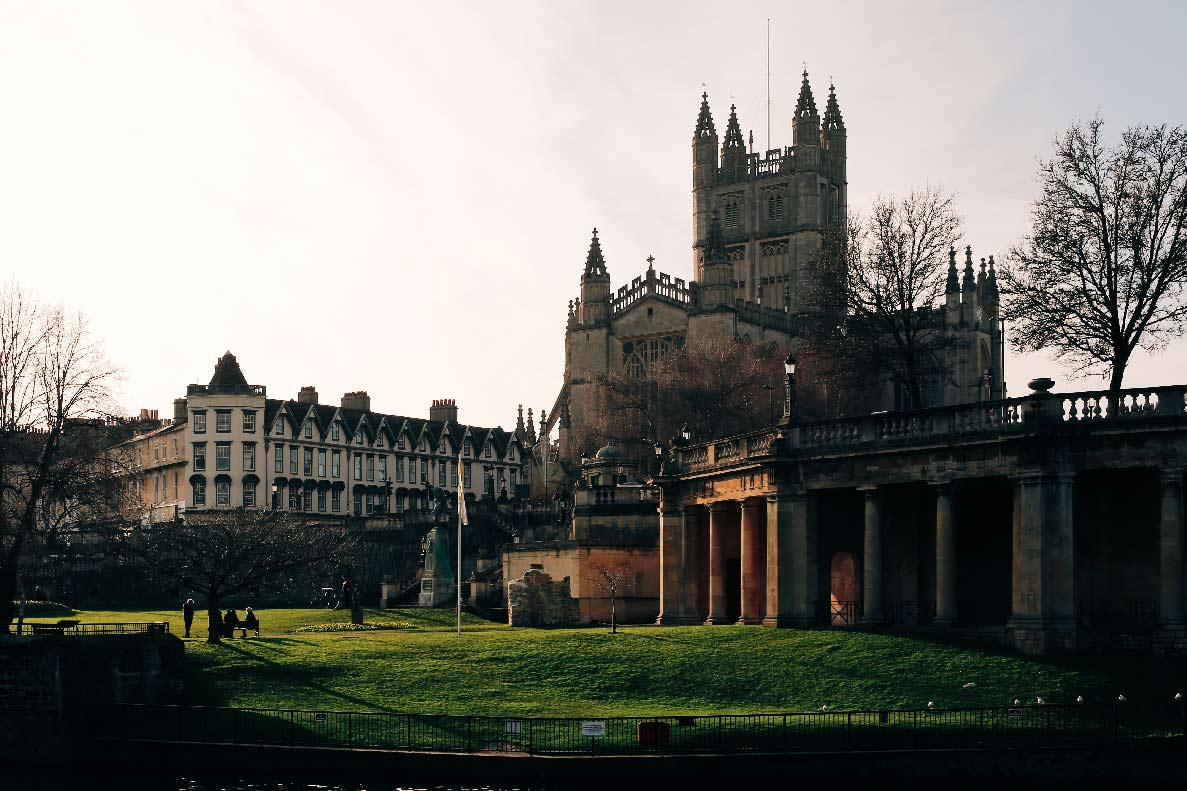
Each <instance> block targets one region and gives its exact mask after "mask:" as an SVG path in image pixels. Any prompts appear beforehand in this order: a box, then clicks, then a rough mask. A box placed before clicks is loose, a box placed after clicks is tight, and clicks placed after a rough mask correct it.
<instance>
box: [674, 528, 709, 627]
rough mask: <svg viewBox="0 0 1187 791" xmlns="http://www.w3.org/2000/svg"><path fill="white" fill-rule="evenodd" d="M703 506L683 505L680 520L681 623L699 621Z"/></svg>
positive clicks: (702, 581)
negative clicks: (699, 560)
mask: <svg viewBox="0 0 1187 791" xmlns="http://www.w3.org/2000/svg"><path fill="white" fill-rule="evenodd" d="M704 518H705V507H704V506H701V505H689V506H685V507H684V514H683V516H682V518H681V520H680V535H681V542H680V549H681V554H680V568H681V572H680V576H681V582H682V585H681V603H682V605H683V606H682V611H683V615H682V616H681V617H682V619H683V621H682V622H683V623H686V624H695V623H700V622H701V616H700V610H699V607H700V604H699V602H700V598H701V597H700V593H701V585H702V584H705V581H704V580H702V579H701V578H700V573H701V569H700V564H699V563H698V559H699V555H700V548H701V543H702V538H701V536H702V534H703V527H702V526H703V523H704V522H703V520H704Z"/></svg>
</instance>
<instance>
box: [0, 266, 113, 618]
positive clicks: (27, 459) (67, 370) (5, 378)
mask: <svg viewBox="0 0 1187 791" xmlns="http://www.w3.org/2000/svg"><path fill="white" fill-rule="evenodd" d="M117 377H118V372H117V370H116V369H115V368H114V367H112V366H111V365H110V364H109V363H108V362H107V360H106V359H105V357H104V354H103V350H102V346H101V344H100V343H99V342H98V341H96V340H95V339H93V338H92V337H91V335H90V332H89V330H88V328H87V322H86V319H85V318H84V317H83V316H81V315H79V314H69V313H67V312H66V310H65V309H64V308H62V307H60V306H51V305H45V304H42V303H41V302H40V301H38V300H37V298H36V297H34V296H33V295H31V294H29V293H28V292H26V291H24V290H23V289H22V288H21V287H20V286H18V285H17V284H15V283H13V282H9V283H6V284H5V285H4V286H3V287H0V633H4V634H6V633H8V632H9V631H10V625H11V623H12V617H13V605H12V601H13V594H14V593H15V591H16V589H17V587H18V584H19V574H20V569H21V567H22V564H24V563H27V562H29V561H30V560H31V559H35V558H36V557H38V556H39V553H43V552H44V551H45V550H46V548H47V547H49V546H52V545H53V544H54V542H55V541H57V540H58V539H59V537H60V536H61V534H62V532H63V531H64V530H65V529H67V528H68V527H70V526H74V525H77V524H78V523H79V522H80V520H82V519H83V518H84V517H85V518H88V519H101V518H104V516H105V515H106V514H108V513H112V512H114V511H115V510H116V509H117V507H118V503H117V495H118V492H119V487H118V485H117V482H116V476H115V475H114V474H113V473H114V471H113V470H111V469H110V468H109V466H108V464H107V462H106V460H105V458H104V453H103V451H104V449H105V448H106V447H107V445H108V443H109V439H110V436H109V435H110V434H111V433H112V432H113V431H116V430H118V424H117V423H116V422H114V421H113V415H112V409H111V401H112V399H111V391H110V388H111V386H112V385H113V384H114V383H115V381H116V379H117Z"/></svg>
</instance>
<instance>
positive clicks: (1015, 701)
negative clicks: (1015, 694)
mask: <svg viewBox="0 0 1187 791" xmlns="http://www.w3.org/2000/svg"><path fill="white" fill-rule="evenodd" d="M1014 705H1015V706H1021V705H1022V701H1021V700H1019V699H1018V698H1014Z"/></svg>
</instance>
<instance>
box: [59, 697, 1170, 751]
mask: <svg viewBox="0 0 1187 791" xmlns="http://www.w3.org/2000/svg"><path fill="white" fill-rule="evenodd" d="M91 714H92V716H95V717H97V718H99V721H97V722H94V723H83V722H80V723H79V725H80V726H81V727H82V729H83V730H82V732H84V733H94V734H100V736H99V737H98V738H100V739H102V740H116V741H134V742H197V743H206V744H240V745H261V746H287V747H318V748H340V749H355V748H366V749H381V750H401V751H434V752H456V753H490V752H496V753H527V754H534V755H581V754H593V755H631V754H639V753H665V754H691V753H748V752H753V753H789V752H835V751H852V752H861V751H873V750H913V749H936V748H950V749H988V748H994V749H997V748H1003V747H1058V746H1064V747H1078V746H1085V747H1094V746H1104V745H1111V744H1118V743H1139V742H1150V743H1156V742H1167V741H1168V740H1177V741H1179V742H1182V741H1183V734H1184V730H1185V724H1187V710H1185V708H1184V706H1183V704H1182V703H1181V702H1166V703H1115V704H1091V703H1086V704H1067V705H1028V706H1017V707H1001V708H966V709H940V708H926V709H911V710H882V711H872V710H871V711H820V712H812V713H788V714H739V715H725V714H722V715H708V716H676V717H604V718H597V719H593V718H590V719H584V720H583V719H562V718H540V717H536V718H514V717H454V716H444V715H425V714H391V713H372V712H342V711H306V710H296V709H235V708H211V707H186V706H144V705H116V706H111V707H108V708H97V709H94V710H93V711H92V712H91ZM100 723H101V725H102V727H98V726H99V725H100Z"/></svg>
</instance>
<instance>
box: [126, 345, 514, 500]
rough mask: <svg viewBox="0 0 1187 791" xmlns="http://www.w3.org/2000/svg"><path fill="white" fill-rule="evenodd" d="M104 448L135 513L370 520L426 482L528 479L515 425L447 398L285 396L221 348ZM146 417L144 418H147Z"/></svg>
mask: <svg viewBox="0 0 1187 791" xmlns="http://www.w3.org/2000/svg"><path fill="white" fill-rule="evenodd" d="M142 423H145V424H148V425H149V428H148V429H147V430H145V431H143V432H141V433H137V434H136V435H134V436H133V437H132V438H131V439H129V440H127V441H126V442H124V443H123V444H121V445H119V446H118V447H116V448H115V450H114V454H115V458H116V459H117V460H118V461H119V463H120V464H121V466H122V468H123V469H124V470H125V472H126V478H127V484H126V486H127V491H128V493H129V495H130V497H131V502H132V503H133V505H132V508H133V509H134V510H137V511H139V512H140V513H141V514H143V518H144V519H151V520H153V521H169V520H172V519H175V518H177V517H178V516H181V515H182V514H185V513H193V512H205V511H211V510H219V509H227V508H239V507H246V508H266V507H274V508H277V509H280V510H286V511H292V512H295V513H300V514H308V515H314V516H317V517H325V518H333V517H341V518H346V517H381V516H389V515H399V514H401V513H403V512H404V511H405V510H406V509H411V508H415V507H419V506H420V505H422V504H423V503H424V501H425V498H426V496H427V494H428V493H430V491H431V490H433V489H438V490H444V491H445V492H446V493H453V492H456V491H457V486H458V470H457V458H458V456H459V454H460V455H461V457H462V478H463V480H462V487H463V491H465V492H466V493H467V494H468V495H474V496H482V495H483V494H487V495H491V496H498V495H500V494H504V493H510V494H511V495H514V494H515V493H516V492H517V491H518V490H519V487H520V484H525V483H527V481H528V478H527V470H528V466H527V464H528V461H529V455H528V453H527V452H526V450H525V442H524V437H525V436H526V430H525V427H524V425H523V421H522V414H521V416H520V423H519V425H518V426H517V428H516V430H515V431H511V432H508V431H504V430H502V429H501V428H481V427H478V426H468V425H465V424H462V423H460V422H459V421H458V407H457V404H456V402H455V401H453V400H452V399H439V400H436V401H434V402H433V404H432V406H431V407H430V409H429V417H428V419H427V420H426V419H423V418H415V417H403V416H398V415H391V414H387V413H382V412H377V411H374V410H372V409H371V399H370V397H369V396H368V395H367V393H366V392H353V393H346V394H345V395H343V397H342V400H341V403H340V404H337V405H333V404H323V403H320V401H319V398H318V394H317V391H316V390H315V389H314V388H313V387H304V388H302V389H301V392H300V393H299V394H298V396H297V398H296V399H294V400H280V399H275V398H268V397H267V391H266V388H265V387H264V386H263V385H252V384H248V382H247V379H246V378H245V377H244V375H243V372H242V370H241V369H240V367H239V363H238V362H237V361H236V359H235V356H234V355H233V354H231V353H230V352H227V353H226V354H225V355H223V356H222V357H221V358H220V359H219V360H218V363H217V364H216V366H215V370H214V375H213V377H211V380H210V383H209V384H205V385H196V384H195V385H189V386H188V387H187V389H186V395H185V397H184V398H178V399H177V400H176V401H174V412H173V418H172V419H171V420H159V421H151V420H150V421H142ZM154 423H155V425H153V424H154Z"/></svg>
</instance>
